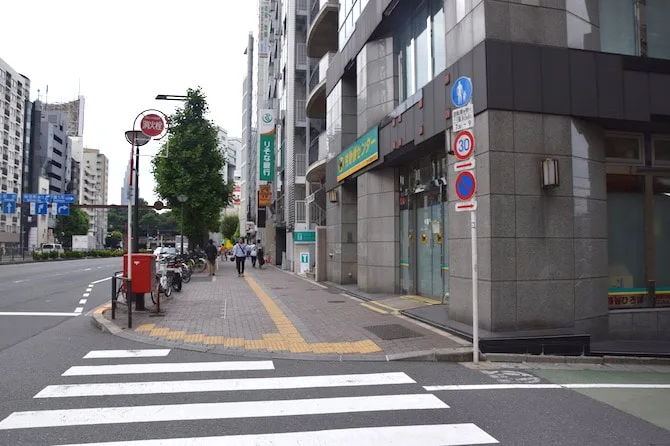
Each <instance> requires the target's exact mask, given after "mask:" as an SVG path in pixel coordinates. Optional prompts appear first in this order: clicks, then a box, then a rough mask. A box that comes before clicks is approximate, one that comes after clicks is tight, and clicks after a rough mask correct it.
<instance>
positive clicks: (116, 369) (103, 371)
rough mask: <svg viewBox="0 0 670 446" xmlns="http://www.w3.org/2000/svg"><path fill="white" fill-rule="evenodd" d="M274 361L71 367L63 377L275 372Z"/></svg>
mask: <svg viewBox="0 0 670 446" xmlns="http://www.w3.org/2000/svg"><path fill="white" fill-rule="evenodd" d="M274 368H275V366H274V364H273V363H272V361H220V362H168V363H162V362H158V363H153V364H114V365H82V366H74V367H70V368H69V369H67V370H66V371H65V373H63V375H62V376H87V375H132V374H135V373H185V372H233V371H243V370H274Z"/></svg>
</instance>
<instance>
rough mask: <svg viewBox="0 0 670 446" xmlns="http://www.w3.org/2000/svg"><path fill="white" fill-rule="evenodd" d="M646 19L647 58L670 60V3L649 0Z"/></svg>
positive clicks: (664, 0) (665, 0)
mask: <svg viewBox="0 0 670 446" xmlns="http://www.w3.org/2000/svg"><path fill="white" fill-rule="evenodd" d="M608 1H609V0H608ZM644 17H646V21H647V28H646V29H647V56H649V57H655V58H658V59H670V27H668V23H670V1H668V0H647V2H646V11H645V14H644Z"/></svg>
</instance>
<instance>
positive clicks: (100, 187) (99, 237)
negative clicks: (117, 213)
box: [80, 148, 109, 247]
mask: <svg viewBox="0 0 670 446" xmlns="http://www.w3.org/2000/svg"><path fill="white" fill-rule="evenodd" d="M108 184H109V161H108V159H107V157H106V156H105V155H104V154H102V153H100V151H99V150H97V149H89V148H84V162H83V167H82V192H83V193H82V196H81V199H80V202H81V204H89V205H104V204H107V199H108V196H107V187H108ZM86 213H87V214H88V217H89V231H88V233H89V235H93V236H94V237H95V239H96V242H97V245H98V247H102V246H104V243H105V237H106V234H107V214H108V212H107V210H105V209H101V208H89V209H86Z"/></svg>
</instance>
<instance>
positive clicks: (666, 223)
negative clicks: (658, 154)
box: [653, 175, 670, 303]
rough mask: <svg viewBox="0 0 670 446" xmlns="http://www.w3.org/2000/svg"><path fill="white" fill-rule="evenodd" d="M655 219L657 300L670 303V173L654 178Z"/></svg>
mask: <svg viewBox="0 0 670 446" xmlns="http://www.w3.org/2000/svg"><path fill="white" fill-rule="evenodd" d="M653 219H654V239H653V241H654V257H655V259H654V260H655V265H654V270H655V273H656V274H655V276H656V277H655V280H656V292H657V294H658V295H657V297H656V301H657V303H658V302H663V303H665V302H666V300H667V301H668V303H670V175H669V176H667V177H655V178H654V201H653Z"/></svg>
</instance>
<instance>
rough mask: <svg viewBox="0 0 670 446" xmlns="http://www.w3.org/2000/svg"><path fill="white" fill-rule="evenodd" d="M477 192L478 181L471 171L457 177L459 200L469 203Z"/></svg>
mask: <svg viewBox="0 0 670 446" xmlns="http://www.w3.org/2000/svg"><path fill="white" fill-rule="evenodd" d="M476 191H477V180H476V179H475V176H474V175H473V174H472V172H470V171H466V172H461V173H459V174H458V176H457V177H456V196H458V199H459V200H462V201H468V200H469V199H471V198H472V197H473V196H474V195H475V192H476Z"/></svg>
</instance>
